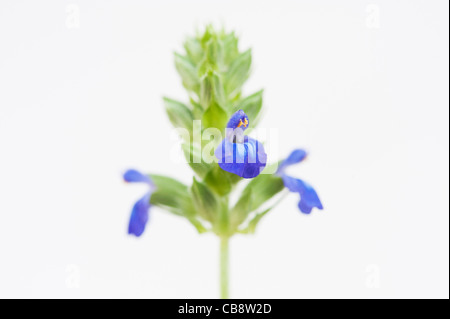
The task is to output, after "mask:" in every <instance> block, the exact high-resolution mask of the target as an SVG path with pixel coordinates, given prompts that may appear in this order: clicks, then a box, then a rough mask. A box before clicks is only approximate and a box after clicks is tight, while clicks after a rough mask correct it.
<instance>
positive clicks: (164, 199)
mask: <svg viewBox="0 0 450 319" xmlns="http://www.w3.org/2000/svg"><path fill="white" fill-rule="evenodd" d="M150 178H151V179H152V181H153V183H154V184H155V186H156V188H155V190H154V191H153V193H152V196H151V198H150V203H151V204H152V205H155V206H158V207H160V208H162V209H164V210H166V211H169V212H171V213H173V214H175V215H178V216H183V217H186V219H187V220H188V221H189V222H190V223H191V224H192V225H193V226H194V227H195V228H196V229H197V231H198V232H199V233H204V232H206V231H207V230H206V228H205V227H204V226H203V225H202V223H201V222H200V221H199V220H198V219H197V212H196V210H195V208H194V203H193V201H192V197H191V194H190V192H189V188H188V187H187V186H186V185H185V184H183V183H181V182H179V181H177V180H175V179H173V178H171V177H167V176H162V175H155V174H152V175H150Z"/></svg>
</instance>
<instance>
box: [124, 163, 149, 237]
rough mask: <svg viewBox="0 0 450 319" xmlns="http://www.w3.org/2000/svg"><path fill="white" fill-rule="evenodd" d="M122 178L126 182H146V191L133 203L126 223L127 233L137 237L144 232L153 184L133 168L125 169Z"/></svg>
mask: <svg viewBox="0 0 450 319" xmlns="http://www.w3.org/2000/svg"><path fill="white" fill-rule="evenodd" d="M123 179H124V180H125V182H128V183H146V184H147V185H148V188H149V190H148V192H147V193H145V195H144V196H143V197H142V198H141V199H139V200H138V201H137V202H136V203H135V204H134V206H133V209H132V211H131V216H130V223H129V225H128V234H132V235H135V236H137V237H139V236H141V235H142V233H143V232H144V230H145V225H146V224H147V222H148V217H149V216H148V212H149V209H150V207H151V205H150V197H151V196H152V192H153V190H154V188H155V186H154V184H153V182H152V180H151V179H150V177H148V176H147V175H144V174H142V173H140V172H139V171H137V170H134V169H130V170H128V171H126V172H125V173H124V174H123Z"/></svg>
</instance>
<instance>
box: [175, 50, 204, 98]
mask: <svg viewBox="0 0 450 319" xmlns="http://www.w3.org/2000/svg"><path fill="white" fill-rule="evenodd" d="M175 67H176V69H177V71H178V73H179V74H180V76H181V79H182V82H183V86H184V87H185V88H186V89H187V90H189V91H192V92H196V93H198V92H199V89H200V82H199V78H198V75H197V69H196V67H195V65H194V64H193V63H192V62H191V61H190V60H189V59H188V58H186V57H184V56H182V55H180V54H178V53H175Z"/></svg>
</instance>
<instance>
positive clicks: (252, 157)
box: [214, 110, 267, 178]
mask: <svg viewBox="0 0 450 319" xmlns="http://www.w3.org/2000/svg"><path fill="white" fill-rule="evenodd" d="M248 125H249V119H248V116H247V115H246V114H245V113H244V111H242V110H239V111H237V112H236V113H234V114H233V116H232V117H231V118H230V120H229V121H228V124H227V131H226V137H225V138H224V139H223V141H222V143H221V144H220V145H219V146H218V147H217V149H216V150H215V152H214V154H215V156H216V157H217V159H218V160H219V162H218V164H219V166H220V167H221V168H222V169H223V170H225V171H227V172H230V173H233V174H236V175H238V176H240V177H243V178H254V177H256V176H258V175H259V174H260V173H261V171H262V170H263V169H264V167H265V166H266V161H267V154H266V152H265V151H264V146H263V145H262V144H261V143H260V142H259V141H257V140H255V139H253V138H251V137H248V136H246V135H244V131H245V130H246V129H247V127H248Z"/></svg>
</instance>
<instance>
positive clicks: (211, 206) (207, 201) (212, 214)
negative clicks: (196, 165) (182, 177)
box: [191, 177, 220, 224]
mask: <svg viewBox="0 0 450 319" xmlns="http://www.w3.org/2000/svg"><path fill="white" fill-rule="evenodd" d="M191 193H192V198H193V202H194V207H195V209H196V210H197V212H198V214H199V215H200V216H201V217H202V218H204V219H205V220H207V221H209V222H210V223H211V224H214V221H215V220H216V218H217V215H218V214H219V209H220V204H219V201H218V199H217V198H216V196H215V195H214V194H213V193H212V192H211V191H210V190H209V188H208V186H206V185H205V184H203V183H201V182H198V181H197V180H196V179H195V177H194V182H193V184H192V187H191Z"/></svg>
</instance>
